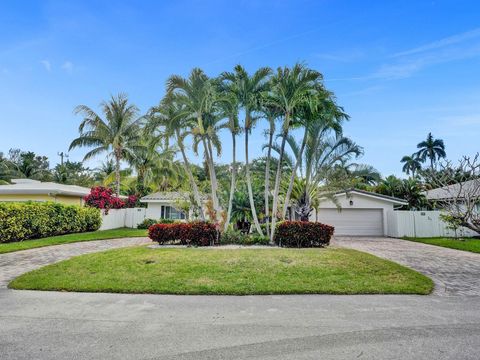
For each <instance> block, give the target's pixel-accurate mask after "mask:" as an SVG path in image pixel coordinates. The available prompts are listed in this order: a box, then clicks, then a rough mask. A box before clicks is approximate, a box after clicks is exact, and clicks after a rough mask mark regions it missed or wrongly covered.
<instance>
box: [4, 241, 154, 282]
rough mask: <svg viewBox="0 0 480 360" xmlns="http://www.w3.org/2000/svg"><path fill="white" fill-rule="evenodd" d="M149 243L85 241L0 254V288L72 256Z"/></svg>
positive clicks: (148, 242) (147, 242)
mask: <svg viewBox="0 0 480 360" xmlns="http://www.w3.org/2000/svg"><path fill="white" fill-rule="evenodd" d="M151 242H152V241H151V240H150V239H148V238H125V239H112V240H98V241H85V242H78V243H72V244H63V245H55V246H46V247H42V248H37V249H30V250H23V251H17V252H12V253H7V254H1V255H0V288H2V287H3V288H4V287H6V286H7V285H8V283H9V282H10V281H11V280H13V279H14V278H16V277H17V276H20V275H21V274H23V273H26V272H28V271H32V270H35V269H38V268H40V267H42V266H45V265H49V264H53V263H56V262H59V261H62V260H66V259H69V258H71V257H73V256H78V255H83V254H89V253H93V252H98V251H104V250H109V249H116V248H122V247H126V246H135V245H143V244H150V243H151Z"/></svg>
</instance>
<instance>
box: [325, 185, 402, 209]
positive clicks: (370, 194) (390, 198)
mask: <svg viewBox="0 0 480 360" xmlns="http://www.w3.org/2000/svg"><path fill="white" fill-rule="evenodd" d="M347 193H355V194H360V195H364V196H368V197H372V198H376V199H379V200H382V201H386V202H391V203H394V204H397V205H408V201H406V200H404V199H400V198H397V197H394V196H388V195H383V194H377V193H374V192H371V191H365V190H360V189H355V188H351V189H348V190H343V191H339V192H337V193H335V194H334V196H338V195H343V194H347Z"/></svg>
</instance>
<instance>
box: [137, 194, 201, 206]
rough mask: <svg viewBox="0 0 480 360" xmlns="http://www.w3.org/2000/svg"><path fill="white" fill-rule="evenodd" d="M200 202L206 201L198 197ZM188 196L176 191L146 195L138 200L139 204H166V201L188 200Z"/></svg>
mask: <svg viewBox="0 0 480 360" xmlns="http://www.w3.org/2000/svg"><path fill="white" fill-rule="evenodd" d="M200 197H201V198H202V200H206V199H207V197H206V196H205V195H200ZM189 199H190V196H189V194H188V193H186V192H178V191H160V192H156V193H153V194H149V195H146V196H144V197H142V198H141V199H140V202H145V203H148V202H168V201H182V200H189Z"/></svg>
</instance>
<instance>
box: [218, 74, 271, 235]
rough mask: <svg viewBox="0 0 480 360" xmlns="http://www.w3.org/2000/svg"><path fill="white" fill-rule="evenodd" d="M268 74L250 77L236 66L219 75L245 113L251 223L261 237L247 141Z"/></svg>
mask: <svg viewBox="0 0 480 360" xmlns="http://www.w3.org/2000/svg"><path fill="white" fill-rule="evenodd" d="M270 73H271V69H270V68H268V67H262V68H260V69H258V70H257V71H256V72H255V73H254V74H253V75H251V76H250V75H249V74H248V72H247V71H246V70H245V68H244V67H243V66H241V65H237V66H235V68H234V71H233V72H224V73H222V75H221V79H223V80H224V81H225V82H227V83H229V84H230V89H231V92H232V93H234V94H235V96H236V97H237V100H238V102H239V104H240V106H241V107H242V108H243V111H244V112H245V120H244V122H243V130H244V137H245V176H246V181H247V190H248V198H249V202H250V208H251V212H252V218H253V223H254V225H255V229H256V230H257V232H258V233H259V234H260V235H263V232H262V229H261V228H260V223H259V221H258V216H257V210H256V207H255V202H254V199H253V190H252V179H251V174H250V161H249V143H248V141H249V136H250V133H251V131H252V128H253V127H254V126H255V123H256V121H257V120H258V117H257V116H256V115H255V112H257V111H259V110H260V105H261V100H262V98H263V96H264V94H265V93H266V91H267V90H268V88H269V82H268V79H269V76H270Z"/></svg>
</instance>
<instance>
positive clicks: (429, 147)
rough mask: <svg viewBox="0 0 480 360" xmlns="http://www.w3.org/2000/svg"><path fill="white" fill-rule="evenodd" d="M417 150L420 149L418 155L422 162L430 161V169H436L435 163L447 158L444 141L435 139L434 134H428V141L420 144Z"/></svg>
mask: <svg viewBox="0 0 480 360" xmlns="http://www.w3.org/2000/svg"><path fill="white" fill-rule="evenodd" d="M417 148H418V149H420V150H418V152H417V153H416V155H417V157H418V159H419V160H420V161H421V162H425V161H426V160H427V159H429V160H430V169H431V170H433V169H434V165H435V162H436V161H437V160H440V159H442V158H445V157H446V156H447V154H446V152H445V144H444V142H443V140H442V139H435V138H434V137H433V135H432V133H428V135H427V139H426V140H424V141H422V142H420V143H418V145H417Z"/></svg>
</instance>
